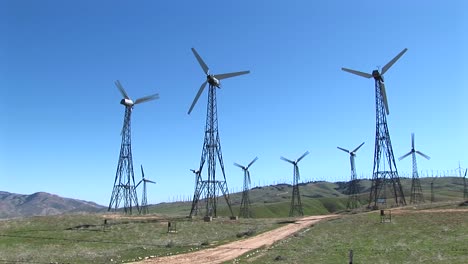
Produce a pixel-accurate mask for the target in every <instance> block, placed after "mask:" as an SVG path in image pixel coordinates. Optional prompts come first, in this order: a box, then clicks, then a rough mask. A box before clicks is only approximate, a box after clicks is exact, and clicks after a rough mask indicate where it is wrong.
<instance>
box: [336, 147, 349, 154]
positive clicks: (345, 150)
mask: <svg viewBox="0 0 468 264" xmlns="http://www.w3.org/2000/svg"><path fill="white" fill-rule="evenodd" d="M337 148H338V149H341V150H342V151H344V152H346V153H349V150H347V149H344V148H340V147H337Z"/></svg>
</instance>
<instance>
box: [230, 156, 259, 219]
mask: <svg viewBox="0 0 468 264" xmlns="http://www.w3.org/2000/svg"><path fill="white" fill-rule="evenodd" d="M257 160H258V157H255V159H253V160H252V161H251V162H250V163H249V165H247V166H242V165H240V164H237V163H234V165H235V166H237V167H239V168H241V169H242V170H243V171H244V190H243V191H242V200H241V206H240V213H239V215H240V216H242V217H244V218H250V217H252V212H251V210H250V207H251V203H250V198H249V190H250V172H249V168H250V166H252V164H254V162H255V161H257Z"/></svg>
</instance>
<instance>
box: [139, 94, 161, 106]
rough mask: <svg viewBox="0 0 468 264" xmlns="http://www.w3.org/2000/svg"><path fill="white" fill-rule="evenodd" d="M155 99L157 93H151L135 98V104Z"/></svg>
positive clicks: (157, 97) (157, 96)
mask: <svg viewBox="0 0 468 264" xmlns="http://www.w3.org/2000/svg"><path fill="white" fill-rule="evenodd" d="M156 99H159V94H152V95H148V96H145V97H141V98H138V99H136V100H135V104H141V103H144V102H148V101H152V100H156Z"/></svg>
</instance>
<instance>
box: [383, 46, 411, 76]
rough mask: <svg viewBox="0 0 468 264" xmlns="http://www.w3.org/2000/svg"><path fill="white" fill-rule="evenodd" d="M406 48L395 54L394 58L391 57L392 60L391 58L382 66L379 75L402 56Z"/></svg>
mask: <svg viewBox="0 0 468 264" xmlns="http://www.w3.org/2000/svg"><path fill="white" fill-rule="evenodd" d="M407 50H408V49H406V48H405V49H403V50H402V51H401V52H400V53H398V55H396V57H395V58H393V60H391V61H390V62H389V63H387V64H386V65H385V66H384V67H383V68H382V73H381V75H383V74H384V73H385V72H387V71H388V69H390V67H392V65H393V64H394V63H395V62H396V61H397V60H398V59H399V58H400V57H401V56H403V54H405V52H406V51H407Z"/></svg>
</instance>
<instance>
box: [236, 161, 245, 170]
mask: <svg viewBox="0 0 468 264" xmlns="http://www.w3.org/2000/svg"><path fill="white" fill-rule="evenodd" d="M234 166H237V167H239V168H241V169H243V170H245V167H244V166H242V165H240V164H238V163H235V162H234Z"/></svg>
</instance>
